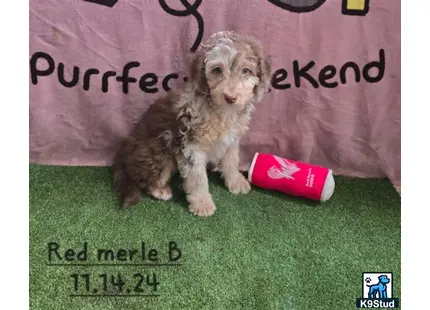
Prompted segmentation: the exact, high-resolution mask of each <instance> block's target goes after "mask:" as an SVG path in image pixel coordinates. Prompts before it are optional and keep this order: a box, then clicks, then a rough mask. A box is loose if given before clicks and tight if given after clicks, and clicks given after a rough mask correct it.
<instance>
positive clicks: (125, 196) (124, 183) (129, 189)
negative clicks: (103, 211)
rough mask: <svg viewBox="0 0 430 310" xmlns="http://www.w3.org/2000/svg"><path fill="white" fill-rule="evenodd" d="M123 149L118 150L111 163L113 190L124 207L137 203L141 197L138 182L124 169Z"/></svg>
mask: <svg viewBox="0 0 430 310" xmlns="http://www.w3.org/2000/svg"><path fill="white" fill-rule="evenodd" d="M125 151H126V150H125V149H123V148H122V149H121V150H120V151H119V152H118V154H117V156H116V158H115V160H114V164H113V165H112V172H113V191H114V192H116V194H117V195H118V197H119V199H120V200H121V203H122V207H123V208H124V209H126V208H128V207H129V206H130V205H134V204H137V203H138V202H139V201H140V199H141V192H140V187H139V184H138V183H137V182H136V181H134V180H133V179H132V178H131V177H130V176H129V175H128V174H127V171H126V169H125V163H124V162H123V159H124V156H123V155H124V152H125Z"/></svg>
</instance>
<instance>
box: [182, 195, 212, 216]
mask: <svg viewBox="0 0 430 310" xmlns="http://www.w3.org/2000/svg"><path fill="white" fill-rule="evenodd" d="M188 209H189V210H190V212H191V213H193V214H194V215H197V216H202V217H207V216H211V215H213V214H214V213H215V210H216V207H215V204H214V203H213V201H212V199H211V198H205V199H198V200H196V201H193V202H191V203H190V204H189V206H188Z"/></svg>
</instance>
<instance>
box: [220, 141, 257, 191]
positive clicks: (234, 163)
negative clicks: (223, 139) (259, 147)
mask: <svg viewBox="0 0 430 310" xmlns="http://www.w3.org/2000/svg"><path fill="white" fill-rule="evenodd" d="M221 169H222V172H223V175H224V179H225V185H226V186H227V188H228V189H229V191H230V192H232V193H233V194H246V193H248V192H249V191H250V190H251V185H249V182H248V181H247V180H246V179H245V177H244V176H243V174H242V173H240V171H239V143H238V142H237V143H235V144H234V145H232V146H230V147H229V148H228V149H227V151H226V153H225V154H224V157H223V158H222V160H221Z"/></svg>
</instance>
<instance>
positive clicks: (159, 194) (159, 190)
mask: <svg viewBox="0 0 430 310" xmlns="http://www.w3.org/2000/svg"><path fill="white" fill-rule="evenodd" d="M149 194H150V195H151V196H153V197H155V198H157V199H160V200H169V199H171V198H172V197H173V194H172V189H171V188H170V187H169V186H166V187H151V188H150V189H149Z"/></svg>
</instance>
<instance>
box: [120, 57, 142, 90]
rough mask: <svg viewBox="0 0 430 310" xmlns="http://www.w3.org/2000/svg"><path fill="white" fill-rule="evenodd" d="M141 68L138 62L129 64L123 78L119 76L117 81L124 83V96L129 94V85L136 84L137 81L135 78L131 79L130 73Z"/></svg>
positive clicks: (123, 71)
mask: <svg viewBox="0 0 430 310" xmlns="http://www.w3.org/2000/svg"><path fill="white" fill-rule="evenodd" d="M139 66H140V63H139V62H137V61H132V62H129V63H128V64H126V65H125V66H124V69H123V70H122V76H117V77H116V80H117V81H118V82H122V91H123V92H124V94H128V83H136V82H137V80H136V79H135V78H132V77H129V76H128V72H129V71H130V69H131V68H137V67H139Z"/></svg>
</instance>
